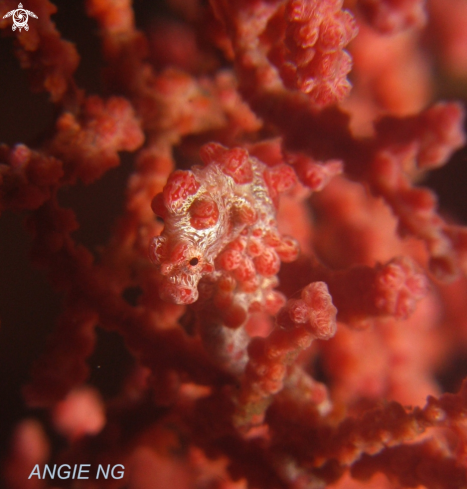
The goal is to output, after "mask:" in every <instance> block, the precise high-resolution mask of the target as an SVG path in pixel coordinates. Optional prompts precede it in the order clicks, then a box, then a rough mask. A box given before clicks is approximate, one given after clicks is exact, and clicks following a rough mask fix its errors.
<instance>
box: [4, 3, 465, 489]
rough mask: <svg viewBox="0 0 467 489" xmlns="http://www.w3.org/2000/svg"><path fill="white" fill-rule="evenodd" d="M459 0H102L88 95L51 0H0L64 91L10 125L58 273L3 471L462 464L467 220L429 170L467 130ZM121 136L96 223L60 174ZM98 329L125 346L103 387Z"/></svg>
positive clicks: (326, 476) (346, 478) (70, 479)
mask: <svg viewBox="0 0 467 489" xmlns="http://www.w3.org/2000/svg"><path fill="white" fill-rule="evenodd" d="M451 3H452V6H451V5H450V7H449V8H446V9H443V8H441V7H440V1H438V0H430V1H429V2H427V4H425V2H423V1H421V0H407V1H401V0H400V1H392V0H371V1H370V0H355V1H349V2H343V1H340V0H210V2H209V3H208V2H202V1H199V0H189V1H186V2H185V1H184V2H181V1H179V0H167V3H166V5H164V6H160V8H155V9H153V10H151V9H150V7H149V3H144V5H143V7H144V8H143V9H142V12H143V14H144V17H145V19H144V20H145V22H142V24H144V27H142V28H141V29H137V28H136V23H135V13H134V11H133V7H132V5H131V2H130V0H87V1H86V2H84V5H83V6H82V7H83V10H85V12H86V15H87V16H88V17H89V18H90V19H92V22H94V24H93V25H94V28H95V29H96V31H97V33H98V38H99V42H100V44H101V49H102V55H103V59H104V70H103V80H104V82H103V83H104V88H103V93H101V94H100V95H93V94H90V93H87V91H86V90H85V89H84V88H82V87H81V86H80V85H79V83H77V82H76V81H75V71H76V69H77V67H78V64H79V59H80V58H79V55H78V52H77V49H76V48H75V46H74V45H73V44H72V43H71V42H69V41H65V40H64V39H63V38H62V37H61V35H60V33H59V32H58V30H57V27H56V26H55V23H54V22H53V20H52V18H51V16H52V15H53V14H54V13H55V11H56V9H55V7H54V5H52V4H51V3H50V2H49V1H48V0H28V4H27V6H25V7H24V8H27V9H30V10H31V11H32V12H34V13H35V14H36V15H37V19H34V22H32V20H31V22H30V25H29V30H28V31H26V30H23V31H22V32H14V31H12V30H11V29H9V28H8V27H9V26H10V24H9V22H11V19H10V18H9V17H7V18H5V19H3V20H2V21H0V28H2V34H3V35H4V37H10V38H11V40H6V39H2V41H1V42H2V46H3V45H5V46H7V45H8V42H12V43H13V45H14V52H15V56H16V57H17V59H18V60H19V63H20V66H21V68H22V69H24V70H25V71H26V73H27V74H28V75H29V78H30V83H31V88H32V89H33V90H35V91H46V92H48V93H49V95H50V100H51V102H52V103H53V104H54V107H55V116H54V117H55V119H54V127H53V128H52V129H50V131H49V132H48V134H47V135H46V136H43V138H42V140H41V141H40V142H36V143H34V144H30V145H26V144H24V143H18V144H13V145H7V144H2V145H1V146H0V210H1V211H2V212H5V213H8V212H9V211H16V212H21V213H23V215H25V216H26V228H27V230H28V231H29V233H30V235H31V236H32V244H31V259H32V263H33V264H34V265H35V266H38V267H40V268H42V269H43V270H45V271H46V273H47V276H48V279H49V281H50V283H51V284H52V285H53V286H54V287H55V288H56V289H57V290H59V291H60V293H61V294H62V297H63V304H62V312H61V313H60V316H59V318H58V321H57V325H56V327H55V330H54V331H53V333H52V334H51V335H50V337H49V339H48V343H47V346H46V347H45V351H43V352H42V354H41V356H40V357H39V358H38V359H37V360H36V361H35V362H34V364H33V366H32V370H31V375H30V380H29V382H28V383H27V385H24V386H21V389H22V396H23V399H24V401H23V402H24V404H25V405H22V406H21V409H22V410H23V412H22V414H21V416H17V417H16V419H15V424H14V426H11V427H10V428H11V429H10V434H9V435H8V437H5V442H8V448H7V451H6V455H5V457H4V459H3V462H2V463H3V474H4V475H3V478H4V482H5V484H6V486H7V487H9V488H11V489H15V488H27V489H39V488H41V489H42V488H46V487H50V488H52V487H57V485H59V486H60V487H78V485H79V487H83V488H95V487H115V488H117V487H122V488H123V487H128V488H130V489H145V488H149V487H150V488H156V489H158V488H169V487H179V488H207V487H212V488H223V489H242V488H247V487H250V488H265V489H266V488H267V489H272V488H286V487H287V488H293V489H300V488H310V489H317V488H324V487H329V488H335V489H339V488H350V489H358V488H364V487H366V488H370V487H374V488H376V487H377V488H384V489H389V488H400V487H426V488H428V489H438V488H443V489H444V488H452V489H458V488H462V487H467V475H466V474H467V471H466V469H467V459H466V445H467V425H466V419H467V383H466V382H464V383H463V384H462V385H460V377H461V376H463V374H465V372H461V373H458V372H455V369H454V368H452V365H451V359H452V358H453V357H456V356H457V357H458V358H460V359H464V360H465V358H466V352H467V322H466V318H467V310H466V303H467V301H465V297H466V293H467V279H466V278H465V273H466V272H467V228H465V227H464V226H462V225H460V224H458V223H457V222H456V221H455V218H453V217H450V216H446V215H444V214H441V213H440V212H439V211H438V202H437V197H436V195H435V193H434V192H433V191H432V190H430V189H428V188H426V187H423V186H421V185H420V183H421V181H422V179H423V178H425V177H426V175H427V174H428V173H429V172H430V171H432V170H435V169H437V168H439V167H441V166H443V165H444V164H445V163H446V162H447V161H448V160H449V159H450V157H451V155H452V154H453V153H454V152H455V151H456V150H458V149H459V148H461V147H462V146H463V145H464V142H465V135H464V130H463V120H464V111H463V106H462V104H461V103H459V102H449V101H440V102H434V101H433V100H432V95H431V94H432V93H434V92H435V90H438V91H440V90H441V89H445V90H447V88H446V86H449V83H445V84H443V83H442V82H443V80H442V79H441V77H438V78H439V79H438V78H435V77H434V76H433V74H432V73H433V70H431V69H430V66H431V64H435V63H437V68H438V71H439V72H440V73H442V74H443V77H444V81H446V80H449V81H450V83H451V85H454V81H453V80H455V79H456V78H455V77H458V78H459V79H460V80H462V82H463V83H465V78H462V77H465V73H466V70H465V65H466V63H465V56H463V55H462V53H463V51H462V49H460V48H459V47H458V46H459V45H461V46H463V47H464V49H465V50H466V52H467V44H466V43H465V39H466V38H465V36H464V35H463V33H462V32H463V31H462V25H464V26H466V25H467V19H465V18H464V17H465V15H464V16H462V15H461V16H460V17H459V18H458V17H456V15H457V14H456V12H458V11H459V12H463V10H462V9H463V6H462V5H458V2H456V1H454V0H453V1H452V2H451ZM17 8H19V7H18V6H16V3H15V2H14V1H13V0H3V1H0V14H1V15H2V16H3V15H4V14H5V13H6V12H8V11H12V10H15V9H17ZM63 8H65V6H64V7H63ZM135 8H136V9H137V8H138V3H137V2H135ZM456 9H459V10H456ZM149 12H152V13H149ZM152 16H154V20H152ZM451 23H453V25H455V26H456V28H455V29H454V30H453V31H450V30H449V29H447V28H446V26H447V25H450V24H451ZM430 49H431V52H433V56H432V57H431V58H430V57H428V55H427V54H426V53H427V52H428V51H429V50H430ZM456 53H458V54H456ZM459 53H460V54H459ZM87 54H89V53H86V52H83V53H82V55H83V57H85V56H86V55H87ZM440 60H441V61H440ZM443 61H444V63H443ZM352 63H353V68H352ZM461 84H462V83H461ZM352 85H353V88H352ZM461 95H463V96H466V93H465V91H463V92H461ZM122 152H127V153H130V156H127V157H125V158H128V163H129V160H131V171H130V170H128V175H127V180H126V194H125V197H124V205H123V206H122V213H121V215H119V216H115V215H110V214H109V215H108V216H107V215H105V218H106V219H111V220H112V221H113V228H112V233H111V236H110V237H109V238H108V240H107V241H106V242H100V243H98V247H96V248H93V247H86V246H84V244H83V243H81V242H80V241H81V239H80V237H79V234H77V230H78V227H79V224H80V223H79V219H78V216H79V210H78V209H76V210H73V209H71V208H69V207H68V206H67V205H66V204H65V203H64V202H66V196H67V191H68V190H69V189H72V188H77V189H79V190H78V193H79V200H84V197H82V194H81V192H83V189H84V187H83V184H85V185H89V188H90V189H93V188H96V187H94V186H95V185H96V184H97V183H98V182H105V178H107V176H108V175H111V174H112V172H113V171H118V170H120V169H121V168H122V165H120V163H121V155H120V154H119V153H122ZM464 154H465V153H464ZM464 157H465V156H464ZM119 165H120V167H119ZM128 166H129V165H128ZM96 182H97V183H96ZM83 195H84V194H83ZM99 203H100V204H101V203H102V202H101V201H99ZM78 207H79V206H78ZM92 212H94V210H93V211H92ZM95 212H96V214H99V211H98V210H96V211H95ZM89 219H91V220H92V219H93V216H92V214H90V217H89ZM96 220H97V217H96ZM23 299H24V301H25V302H27V301H26V298H23ZM3 315H4V312H3V311H2V316H3ZM6 317H7V318H8V314H6ZM4 328H6V330H7V331H8V330H12V329H13V328H14V326H13V325H12V324H9V322H8V319H7V320H6V321H4V322H3V323H2V332H3V330H4ZM102 330H104V331H107V332H115V333H116V334H118V335H119V337H120V338H121V342H122V344H123V345H124V346H123V348H124V351H125V352H126V354H127V355H128V357H131V359H132V362H131V365H130V362H129V363H128V365H127V368H126V369H122V370H124V371H122V375H121V378H119V383H118V389H117V392H116V393H113V394H112V395H110V394H108V393H106V391H105V389H104V387H103V385H102V383H101V384H100V383H99V382H96V381H95V380H94V379H93V375H92V373H93V369H94V368H97V367H96V366H95V365H93V360H92V358H93V355H95V350H96V349H98V346H99V345H98V339H97V337H98V335H99V334H101V333H98V332H99V331H102ZM102 363H104V364H105V361H103V362H102ZM105 366H106V368H107V369H108V370H111V369H115V368H116V366H115V365H112V364H111V363H107V365H105ZM99 367H100V365H99ZM443 370H444V371H446V372H448V374H449V375H450V378H451V381H452V382H455V381H459V385H457V386H456V387H457V389H459V390H458V392H457V393H449V392H444V393H443V387H444V385H443V382H442V379H441V373H442V372H443ZM33 409H36V410H33ZM23 414H24V415H23ZM83 464H87V466H88V467H91V469H90V473H89V474H87V473H86V476H85V477H81V478H79V482H78V481H77V478H76V477H75V473H73V474H72V475H70V473H68V475H66V473H65V472H63V471H62V472H60V470H61V469H58V470H59V471H58V472H57V473H56V472H54V470H55V469H54V468H53V467H63V466H69V467H70V470H72V469H71V468H72V467H76V466H82V465H83ZM98 466H100V467H113V468H114V469H115V468H116V467H121V468H122V471H121V473H120V472H117V473H114V472H112V473H111V474H112V475H111V476H108V473H107V476H105V477H103V478H102V477H101V478H100V479H97V473H96V467H98ZM46 467H47V470H46ZM56 474H58V475H56ZM60 474H61V475H60ZM101 475H102V474H101ZM120 475H121V476H120ZM62 476H63V477H62Z"/></svg>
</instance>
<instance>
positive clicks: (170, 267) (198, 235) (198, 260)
mask: <svg viewBox="0 0 467 489" xmlns="http://www.w3.org/2000/svg"><path fill="white" fill-rule="evenodd" d="M152 208H153V210H154V212H155V213H156V214H157V215H158V216H160V217H162V218H163V219H164V223H165V226H164V230H163V232H162V234H161V235H160V236H157V237H155V238H153V239H152V240H151V244H150V257H151V259H152V261H153V262H154V263H155V264H156V265H157V266H158V267H159V270H160V272H161V275H162V277H163V278H162V283H161V285H160V287H159V294H160V296H161V298H162V299H163V300H166V301H168V302H175V303H176V304H191V303H192V302H195V301H196V300H197V299H198V283H199V281H200V279H201V278H202V277H203V276H204V275H206V274H207V273H210V272H212V271H214V265H213V257H212V256H211V255H210V253H207V247H208V246H210V244H211V241H212V239H211V238H212V230H213V229H215V228H216V225H217V223H218V220H219V209H218V206H217V204H216V202H215V201H214V200H213V199H212V197H210V195H209V193H208V192H207V191H206V189H205V188H204V186H203V185H202V182H200V181H198V179H197V178H196V176H195V175H194V174H193V172H191V171H180V170H179V171H176V172H174V173H173V174H172V175H171V176H170V178H169V180H168V182H167V184H166V185H165V187H164V190H163V192H162V193H160V194H158V195H156V197H155V198H154V200H153V203H152ZM210 249H211V247H210ZM208 255H209V256H208Z"/></svg>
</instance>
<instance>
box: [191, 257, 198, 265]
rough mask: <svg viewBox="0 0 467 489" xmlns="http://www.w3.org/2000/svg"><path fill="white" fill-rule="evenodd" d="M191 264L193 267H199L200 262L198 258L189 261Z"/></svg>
mask: <svg viewBox="0 0 467 489" xmlns="http://www.w3.org/2000/svg"><path fill="white" fill-rule="evenodd" d="M189 263H190V265H191V266H192V267H195V266H196V265H198V263H199V260H198V258H192V259H191V260H190V261H189Z"/></svg>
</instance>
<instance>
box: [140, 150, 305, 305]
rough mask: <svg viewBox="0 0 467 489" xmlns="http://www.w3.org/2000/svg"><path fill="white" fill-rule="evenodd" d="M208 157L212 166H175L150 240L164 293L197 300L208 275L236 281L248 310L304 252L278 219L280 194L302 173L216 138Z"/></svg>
mask: <svg viewBox="0 0 467 489" xmlns="http://www.w3.org/2000/svg"><path fill="white" fill-rule="evenodd" d="M201 158H202V160H203V162H204V163H205V166H204V167H200V166H195V167H193V168H192V170H189V171H181V170H177V171H175V172H174V173H173V174H172V175H171V176H170V178H169V180H168V181H167V184H166V185H165V187H164V189H163V191H162V193H160V194H158V195H157V196H156V197H155V198H154V201H153V209H154V211H155V213H156V214H158V215H160V216H161V217H162V218H163V219H164V229H163V232H162V234H161V235H160V236H158V237H155V238H153V239H152V241H151V246H150V256H151V259H152V260H153V262H154V263H155V264H157V265H158V266H159V267H160V271H161V274H162V275H163V281H162V284H161V287H160V295H161V298H162V299H163V300H167V301H170V302H175V303H177V304H190V303H192V302H195V301H196V300H197V299H198V297H199V292H198V284H199V282H200V280H201V278H203V277H206V276H207V277H210V278H211V279H212V281H219V280H221V281H222V280H224V282H225V281H227V282H229V281H230V285H228V286H226V287H224V288H225V289H229V288H230V290H229V291H228V294H227V295H229V294H230V295H229V297H230V299H231V300H230V305H231V303H232V300H233V296H234V295H235V296H236V299H237V301H236V303H237V305H238V304H239V301H240V302H241V303H242V304H241V305H242V308H246V309H248V307H250V306H251V304H252V302H254V301H258V300H259V301H260V302H261V301H262V302H264V300H265V299H264V297H263V296H264V291H265V290H266V289H268V290H270V289H272V287H273V286H275V284H276V282H275V275H276V273H277V272H278V270H279V266H280V260H281V259H282V260H284V261H291V260H293V259H295V257H296V256H297V253H298V247H297V244H296V242H295V241H294V240H293V239H292V238H288V237H281V236H280V235H279V233H278V231H277V226H276V203H277V196H278V193H279V192H280V191H284V190H286V189H288V188H290V187H291V186H292V185H294V184H295V182H296V177H295V173H294V171H293V169H292V168H291V167H289V166H287V165H277V166H274V167H268V166H267V165H265V164H264V163H262V162H260V161H259V160H258V159H256V158H254V157H251V156H249V155H248V152H247V151H246V150H245V149H243V148H233V149H230V150H229V149H227V148H225V147H223V146H221V145H219V144H216V143H210V144H207V145H205V146H204V147H203V148H202V150H201ZM261 294H262V296H261ZM218 295H219V294H218ZM220 295H221V296H222V293H221V294H220ZM225 295H226V294H224V296H225ZM260 296H261V297H260ZM224 298H225V297H224ZM225 302H226V305H227V307H228V305H229V304H228V303H229V300H228V299H226V300H225Z"/></svg>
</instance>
